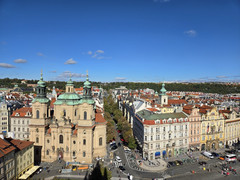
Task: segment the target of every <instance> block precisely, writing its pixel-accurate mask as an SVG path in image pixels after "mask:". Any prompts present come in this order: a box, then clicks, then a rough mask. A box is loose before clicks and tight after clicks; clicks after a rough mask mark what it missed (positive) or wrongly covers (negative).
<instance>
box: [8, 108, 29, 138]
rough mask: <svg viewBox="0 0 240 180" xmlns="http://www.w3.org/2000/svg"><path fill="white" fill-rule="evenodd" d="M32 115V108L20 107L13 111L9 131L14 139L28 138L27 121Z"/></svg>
mask: <svg viewBox="0 0 240 180" xmlns="http://www.w3.org/2000/svg"><path fill="white" fill-rule="evenodd" d="M31 117H32V108H30V107H22V108H20V109H17V110H15V111H13V114H12V115H11V131H12V132H13V133H14V135H15V139H20V140H29V135H30V132H29V121H30V119H31Z"/></svg>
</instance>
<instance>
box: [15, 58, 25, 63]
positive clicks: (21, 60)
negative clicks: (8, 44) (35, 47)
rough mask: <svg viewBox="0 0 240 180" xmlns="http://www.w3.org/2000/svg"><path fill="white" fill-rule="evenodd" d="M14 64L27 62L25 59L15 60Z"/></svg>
mask: <svg viewBox="0 0 240 180" xmlns="http://www.w3.org/2000/svg"><path fill="white" fill-rule="evenodd" d="M14 62H15V63H26V62H27V60H26V59H15V60H14Z"/></svg>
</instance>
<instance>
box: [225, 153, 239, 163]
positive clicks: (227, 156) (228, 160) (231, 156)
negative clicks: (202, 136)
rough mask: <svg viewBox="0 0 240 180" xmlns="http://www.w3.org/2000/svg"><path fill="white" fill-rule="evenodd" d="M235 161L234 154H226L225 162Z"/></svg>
mask: <svg viewBox="0 0 240 180" xmlns="http://www.w3.org/2000/svg"><path fill="white" fill-rule="evenodd" d="M236 160H237V157H236V155H235V154H228V155H226V161H227V162H232V161H236Z"/></svg>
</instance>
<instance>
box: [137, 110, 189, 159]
mask: <svg viewBox="0 0 240 180" xmlns="http://www.w3.org/2000/svg"><path fill="white" fill-rule="evenodd" d="M133 133H134V136H135V138H136V139H137V140H138V143H139V145H140V147H141V148H142V152H143V153H142V156H143V158H146V159H150V160H152V159H156V158H161V157H173V156H177V155H180V154H183V153H185V152H186V151H187V150H188V148H189V141H188V138H189V120H188V117H187V115H186V114H185V113H183V112H181V113H164V114H156V113H153V112H151V111H148V110H142V111H139V112H138V113H136V115H135V117H134V122H133Z"/></svg>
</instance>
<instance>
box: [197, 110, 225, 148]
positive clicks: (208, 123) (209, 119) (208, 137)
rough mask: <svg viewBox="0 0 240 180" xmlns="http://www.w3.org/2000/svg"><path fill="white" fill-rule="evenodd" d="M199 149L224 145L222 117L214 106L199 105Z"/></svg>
mask: <svg viewBox="0 0 240 180" xmlns="http://www.w3.org/2000/svg"><path fill="white" fill-rule="evenodd" d="M199 112H200V113H201V119H202V120H201V139H200V143H201V150H208V151H210V150H216V149H218V148H222V147H224V119H223V118H222V117H221V116H220V115H219V112H218V110H217V108H216V107H209V106H203V107H200V110H199Z"/></svg>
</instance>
